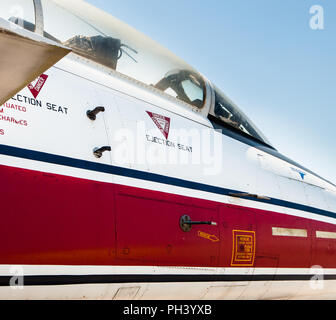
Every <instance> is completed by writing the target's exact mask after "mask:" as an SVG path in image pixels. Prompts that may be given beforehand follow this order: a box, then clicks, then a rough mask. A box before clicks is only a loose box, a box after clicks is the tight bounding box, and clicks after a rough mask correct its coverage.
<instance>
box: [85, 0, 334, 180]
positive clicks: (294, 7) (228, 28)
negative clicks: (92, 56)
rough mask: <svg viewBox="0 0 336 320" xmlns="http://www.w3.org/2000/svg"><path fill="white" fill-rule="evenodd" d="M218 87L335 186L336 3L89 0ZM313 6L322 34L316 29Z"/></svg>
mask: <svg viewBox="0 0 336 320" xmlns="http://www.w3.org/2000/svg"><path fill="white" fill-rule="evenodd" d="M87 2H89V3H91V4H93V5H95V6H96V7H99V8H101V9H103V10H105V11H107V12H109V13H111V14H112V15H113V16H115V17H116V18H119V19H120V20H123V21H124V22H126V23H128V24H129V25H131V26H133V27H135V28H136V29H138V30H139V31H141V32H143V33H145V34H146V35H148V36H149V37H151V38H152V39H154V40H156V41H157V42H159V43H160V44H162V45H163V46H165V47H166V48H168V49H170V50H171V51H173V52H174V53H175V54H176V55H178V56H179V57H181V58H182V59H184V60H185V61H187V62H188V63H189V64H191V65H192V66H193V67H195V68H196V69H198V70H199V71H200V72H201V73H203V74H204V75H205V76H206V77H207V78H208V79H210V80H211V81H212V82H214V83H215V84H216V85H217V86H218V87H220V88H221V89H222V90H223V92H225V93H226V95H228V96H229V97H230V98H231V99H232V100H233V101H235V102H236V103H237V104H238V106H239V107H240V108H241V109H242V110H243V111H244V112H245V113H246V114H247V115H248V116H249V118H250V119H251V120H252V121H253V122H254V123H255V124H256V125H257V126H258V127H259V129H260V130H261V131H262V132H263V133H264V134H265V135H266V137H267V138H268V139H269V140H270V141H271V143H272V144H273V145H274V146H275V147H276V148H277V149H278V150H279V151H280V152H281V153H283V154H284V155H286V156H288V157H290V158H292V159H293V160H295V161H297V162H299V163H300V164H302V165H303V166H305V167H307V168H308V169H311V170H312V171H314V172H316V173H317V174H319V175H321V176H323V177H324V178H326V179H328V180H330V181H332V182H334V183H336V164H335V163H336V148H335V145H336V142H335V140H336V134H335V131H336V125H335V121H336V1H335V0H314V1H311V0H295V1H293V0H206V1H204V0H170V1H161V0H160V1H159V0H141V1H137V0H122V1H116V0H88V1H87ZM313 5H320V6H322V7H323V9H324V29H323V30H312V29H311V28H310V20H311V18H312V17H313V16H314V14H310V8H311V6H313Z"/></svg>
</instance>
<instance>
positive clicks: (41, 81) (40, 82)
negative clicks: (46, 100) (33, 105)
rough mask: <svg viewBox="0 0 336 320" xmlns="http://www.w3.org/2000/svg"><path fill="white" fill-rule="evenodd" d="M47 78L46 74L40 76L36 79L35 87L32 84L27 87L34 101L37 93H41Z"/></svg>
mask: <svg viewBox="0 0 336 320" xmlns="http://www.w3.org/2000/svg"><path fill="white" fill-rule="evenodd" d="M47 79H48V76H47V75H46V74H41V75H40V77H39V78H38V79H37V81H36V83H35V85H34V84H33V83H31V84H29V85H28V89H29V90H30V92H31V93H32V95H33V96H34V98H35V99H36V98H37V96H38V95H39V93H40V92H41V90H42V88H43V86H44V84H45V83H46V81H47Z"/></svg>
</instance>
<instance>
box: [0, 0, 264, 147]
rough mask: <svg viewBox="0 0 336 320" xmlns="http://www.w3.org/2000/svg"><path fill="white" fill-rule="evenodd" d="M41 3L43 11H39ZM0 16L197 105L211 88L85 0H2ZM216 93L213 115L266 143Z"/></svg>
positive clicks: (156, 46) (181, 63) (201, 104)
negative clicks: (38, 31)
mask: <svg viewBox="0 0 336 320" xmlns="http://www.w3.org/2000/svg"><path fill="white" fill-rule="evenodd" d="M41 5H42V9H43V11H42V10H40V11H38V7H40V9H41ZM0 15H1V17H3V18H5V19H6V20H9V21H11V22H12V23H13V24H15V25H16V26H19V27H22V28H25V29H27V30H29V31H32V32H36V30H37V29H39V30H41V29H42V30H43V31H42V33H43V36H44V37H46V38H48V39H50V40H53V41H55V42H57V43H60V44H62V45H64V46H67V47H70V48H71V49H72V50H73V52H74V53H75V54H78V55H81V56H83V57H85V58H88V59H90V60H93V61H95V62H98V63H100V64H102V65H104V66H106V67H108V68H110V69H113V70H116V71H117V72H119V73H121V74H124V75H126V76H128V77H131V78H133V79H136V80H137V81H140V82H142V83H144V84H146V85H149V86H152V87H155V88H157V89H159V90H161V91H163V92H165V93H167V94H169V95H171V96H173V97H175V98H176V99H178V100H180V101H183V102H185V103H187V104H188V105H190V106H191V107H192V108H194V109H196V110H202V108H204V105H205V103H206V101H207V95H209V92H208V91H209V90H207V85H206V80H205V79H204V78H203V77H202V75H201V74H200V73H198V72H197V71H196V70H195V69H193V68H192V67H190V66H189V65H188V64H187V63H185V62H184V61H183V60H181V59H180V58H178V57H176V56H175V55H174V54H173V53H171V52H170V51H168V50H167V49H165V48H163V47H162V46H160V45H159V44H158V43H156V42H155V41H153V40H151V39H150V38H148V37H147V36H145V35H143V34H142V33H140V32H138V31H137V30H135V29H134V28H132V27H130V26H128V25H126V24H125V23H123V22H121V21H119V20H118V19H116V18H114V17H113V16H111V15H109V14H107V13H106V12H104V11H101V10H99V9H97V8H95V7H93V6H91V5H90V4H88V3H86V2H84V1H81V0H6V1H5V0H2V1H1V2H0ZM41 15H42V22H41ZM38 19H39V21H38ZM38 23H39V24H40V25H39V26H37V24H38ZM41 24H42V25H41ZM37 27H39V28H37ZM214 92H215V101H213V104H214V105H213V106H212V108H211V111H210V113H211V114H212V116H214V117H216V118H217V119H219V120H220V121H222V122H223V123H225V124H226V125H229V126H231V127H232V128H235V129H236V130H240V131H241V132H242V133H244V134H247V135H250V136H252V137H254V138H255V139H258V140H260V141H262V142H265V143H267V144H269V143H268V142H267V140H266V139H265V138H264V137H263V135H262V134H261V133H260V132H259V131H258V129H257V128H256V127H255V126H254V125H253V124H252V122H251V121H250V120H249V119H248V118H247V117H246V116H245V115H244V114H243V113H242V112H241V111H240V110H239V109H238V108H237V107H236V106H235V105H234V104H233V103H232V102H231V101H230V100H229V99H227V97H226V96H225V95H224V94H222V93H221V92H220V90H219V89H217V88H214ZM210 95H211V93H210ZM209 100H213V99H210V98H209V99H208V101H209Z"/></svg>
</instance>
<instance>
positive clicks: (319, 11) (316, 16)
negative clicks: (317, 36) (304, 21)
mask: <svg viewBox="0 0 336 320" xmlns="http://www.w3.org/2000/svg"><path fill="white" fill-rule="evenodd" d="M309 13H310V15H311V17H310V20H309V26H310V28H311V29H312V30H324V8H323V7H322V6H320V5H314V6H311V7H310V10H309Z"/></svg>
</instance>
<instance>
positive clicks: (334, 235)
mask: <svg viewBox="0 0 336 320" xmlns="http://www.w3.org/2000/svg"><path fill="white" fill-rule="evenodd" d="M316 238H321V239H336V232H326V231H316Z"/></svg>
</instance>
